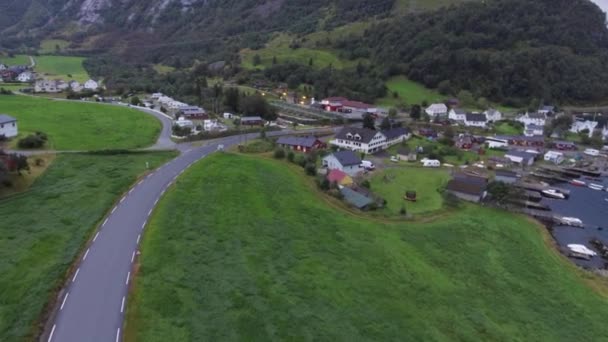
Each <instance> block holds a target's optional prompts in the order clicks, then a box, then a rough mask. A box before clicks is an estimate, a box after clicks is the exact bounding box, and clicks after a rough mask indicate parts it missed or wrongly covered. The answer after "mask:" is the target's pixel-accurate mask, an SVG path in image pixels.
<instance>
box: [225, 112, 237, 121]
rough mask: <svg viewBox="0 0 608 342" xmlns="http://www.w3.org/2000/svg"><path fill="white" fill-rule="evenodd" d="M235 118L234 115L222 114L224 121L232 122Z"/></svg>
mask: <svg viewBox="0 0 608 342" xmlns="http://www.w3.org/2000/svg"><path fill="white" fill-rule="evenodd" d="M235 117H236V115H234V114H232V113H224V119H229V120H232V119H234V118H235Z"/></svg>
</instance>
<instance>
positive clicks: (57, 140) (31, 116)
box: [0, 95, 161, 150]
mask: <svg viewBox="0 0 608 342" xmlns="http://www.w3.org/2000/svg"><path fill="white" fill-rule="evenodd" d="M0 109H1V111H2V112H3V113H6V114H9V115H11V116H13V117H15V118H17V119H18V125H19V134H20V136H25V135H27V134H29V133H33V132H36V131H42V132H44V133H46V134H48V136H49V140H50V146H48V147H50V148H53V149H57V150H100V149H113V148H137V147H145V146H149V145H152V144H154V142H155V141H156V138H157V136H158V134H159V132H160V128H161V123H160V122H159V121H158V120H157V119H155V118H154V117H152V116H150V115H147V114H144V113H142V112H140V111H137V110H134V109H129V108H124V107H118V106H111V105H102V104H95V103H87V102H67V101H52V100H47V99H41V98H36V97H31V96H17V95H15V96H0Z"/></svg>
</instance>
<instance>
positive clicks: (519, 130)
mask: <svg viewBox="0 0 608 342" xmlns="http://www.w3.org/2000/svg"><path fill="white" fill-rule="evenodd" d="M494 133H496V134H498V135H521V134H523V133H524V129H523V127H520V126H516V125H510V124H509V123H508V122H506V121H501V122H498V123H496V124H495V125H494Z"/></svg>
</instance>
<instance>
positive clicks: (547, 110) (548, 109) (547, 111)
mask: <svg viewBox="0 0 608 342" xmlns="http://www.w3.org/2000/svg"><path fill="white" fill-rule="evenodd" d="M538 112H539V113H540V114H543V115H545V116H548V115H552V114H554V113H555V107H554V106H542V107H540V108H539V109H538Z"/></svg>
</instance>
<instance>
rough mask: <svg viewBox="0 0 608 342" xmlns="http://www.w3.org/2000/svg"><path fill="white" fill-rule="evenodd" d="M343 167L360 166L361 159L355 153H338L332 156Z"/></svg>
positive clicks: (347, 151)
mask: <svg viewBox="0 0 608 342" xmlns="http://www.w3.org/2000/svg"><path fill="white" fill-rule="evenodd" d="M332 155H333V156H334V157H335V158H336V159H337V160H338V161H339V162H340V164H342V166H351V165H360V164H361V158H359V156H358V155H357V154H356V153H355V152H353V151H349V150H346V151H338V152H334V153H333V154H332Z"/></svg>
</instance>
